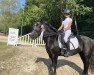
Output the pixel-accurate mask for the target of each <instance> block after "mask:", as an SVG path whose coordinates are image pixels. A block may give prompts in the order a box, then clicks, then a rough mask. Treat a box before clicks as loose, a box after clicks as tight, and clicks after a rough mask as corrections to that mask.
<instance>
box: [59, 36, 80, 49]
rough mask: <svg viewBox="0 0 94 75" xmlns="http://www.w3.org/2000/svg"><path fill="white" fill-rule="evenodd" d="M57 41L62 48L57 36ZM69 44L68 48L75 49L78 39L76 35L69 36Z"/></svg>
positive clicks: (77, 45)
mask: <svg viewBox="0 0 94 75" xmlns="http://www.w3.org/2000/svg"><path fill="white" fill-rule="evenodd" d="M58 43H59V47H60V48H62V44H61V42H60V40H59V38H58ZM69 45H70V50H74V49H77V48H78V47H79V42H78V39H77V38H76V37H74V38H71V39H70V43H69Z"/></svg>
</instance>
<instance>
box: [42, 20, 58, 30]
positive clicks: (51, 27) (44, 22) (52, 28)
mask: <svg viewBox="0 0 94 75" xmlns="http://www.w3.org/2000/svg"><path fill="white" fill-rule="evenodd" d="M42 23H43V24H45V25H47V26H48V27H49V28H50V29H51V30H53V31H55V32H57V29H56V28H55V27H54V26H52V25H51V24H50V23H48V22H47V21H43V22H42Z"/></svg>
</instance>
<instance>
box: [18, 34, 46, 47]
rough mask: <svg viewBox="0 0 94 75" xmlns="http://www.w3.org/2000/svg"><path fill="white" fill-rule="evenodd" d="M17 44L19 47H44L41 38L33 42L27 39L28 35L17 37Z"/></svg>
mask: <svg viewBox="0 0 94 75" xmlns="http://www.w3.org/2000/svg"><path fill="white" fill-rule="evenodd" d="M18 44H20V45H32V46H44V45H45V43H44V41H43V40H42V39H41V38H39V37H38V38H36V39H35V40H32V39H31V38H30V37H29V34H26V35H24V36H21V37H19V39H18Z"/></svg>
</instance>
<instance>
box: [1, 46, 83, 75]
mask: <svg viewBox="0 0 94 75" xmlns="http://www.w3.org/2000/svg"><path fill="white" fill-rule="evenodd" d="M12 50H14V52H12V53H13V55H12V56H11V57H10V58H9V59H6V60H3V59H0V75H48V73H49V69H48V68H49V64H50V63H51V62H50V60H49V59H48V55H47V53H46V51H45V48H43V47H40V48H39V47H38V48H33V47H23V46H21V47H14V48H12ZM10 54H11V52H10ZM82 68H83V63H82V61H81V59H80V58H79V56H78V55H75V56H71V57H68V58H64V57H59V60H58V66H57V75H81V72H82Z"/></svg>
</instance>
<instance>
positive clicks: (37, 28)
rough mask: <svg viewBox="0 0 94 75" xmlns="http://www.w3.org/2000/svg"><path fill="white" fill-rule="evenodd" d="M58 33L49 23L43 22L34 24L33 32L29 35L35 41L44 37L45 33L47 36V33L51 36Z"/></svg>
mask: <svg viewBox="0 0 94 75" xmlns="http://www.w3.org/2000/svg"><path fill="white" fill-rule="evenodd" d="M56 31H57V29H55V28H54V27H53V26H52V25H50V24H49V23H48V22H47V21H42V22H36V23H34V24H33V30H32V32H31V33H30V34H29V35H30V37H31V38H32V39H35V38H37V37H38V36H40V35H43V33H44V32H45V35H46V34H47V33H48V34H49V33H52V32H56Z"/></svg>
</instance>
